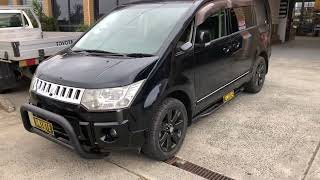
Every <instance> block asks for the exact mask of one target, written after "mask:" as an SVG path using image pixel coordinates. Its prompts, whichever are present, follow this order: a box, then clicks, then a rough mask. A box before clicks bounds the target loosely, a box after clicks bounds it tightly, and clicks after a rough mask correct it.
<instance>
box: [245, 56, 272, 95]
mask: <svg viewBox="0 0 320 180" xmlns="http://www.w3.org/2000/svg"><path fill="white" fill-rule="evenodd" d="M266 74H267V63H266V60H265V59H264V58H263V57H261V56H259V57H258V59H257V61H256V62H255V64H254V67H253V73H252V78H251V80H250V81H249V82H248V83H247V84H246V86H245V91H246V92H249V93H258V92H260V91H261V89H262V87H263V85H264V81H265V78H266Z"/></svg>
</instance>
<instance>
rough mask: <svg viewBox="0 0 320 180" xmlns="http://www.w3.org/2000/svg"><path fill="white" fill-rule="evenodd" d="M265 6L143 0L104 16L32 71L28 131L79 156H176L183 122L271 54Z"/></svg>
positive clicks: (254, 85) (257, 78) (254, 81)
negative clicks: (133, 152) (135, 152)
mask: <svg viewBox="0 0 320 180" xmlns="http://www.w3.org/2000/svg"><path fill="white" fill-rule="evenodd" d="M266 3H267V1H264V0H254V1H252V0H211V1H210V0H195V1H191V0H190V1H187V0H184V1H177V0H176V1H169V0H163V1H140V2H135V3H131V4H126V5H123V6H120V7H118V8H117V9H115V10H114V11H113V12H112V13H111V14H109V15H108V16H106V17H104V18H102V19H101V20H100V21H99V22H98V23H97V24H96V25H95V26H94V27H92V28H91V29H90V30H89V31H88V32H87V33H85V34H84V35H83V36H82V37H81V38H80V39H79V40H78V41H77V42H75V43H74V45H72V47H71V48H70V49H67V50H65V51H63V52H61V53H59V54H58V55H56V56H53V57H51V58H49V59H47V60H46V61H44V62H43V63H41V64H40V66H39V67H38V69H37V72H36V74H35V76H34V78H33V80H32V84H31V87H30V94H31V97H30V103H29V104H26V105H23V106H22V107H21V115H22V120H23V124H24V127H25V129H27V130H28V131H30V132H32V133H36V134H38V135H40V136H43V137H45V138H47V139H49V140H51V141H54V142H56V143H59V144H61V145H64V146H66V147H69V148H71V149H73V150H75V151H76V152H77V153H78V154H79V155H81V156H82V157H84V158H99V157H103V156H105V155H107V154H108V152H110V150H115V149H126V148H136V149H141V150H142V152H143V153H145V154H146V155H148V156H149V157H152V158H154V159H157V160H165V159H168V158H170V157H172V156H174V155H175V154H176V153H177V151H178V150H179V148H180V147H181V145H182V143H183V140H184V138H185V135H186V132H187V126H188V125H190V124H191V123H192V122H193V121H194V120H196V119H199V118H200V117H203V116H206V115H208V114H210V113H212V112H213V111H214V110H216V109H217V108H219V107H220V106H221V105H223V104H224V103H226V102H228V101H230V100H231V99H233V98H234V97H235V96H236V95H237V94H238V93H240V92H241V91H243V90H244V91H246V92H249V93H258V92H259V91H260V90H261V88H262V86H263V84H264V80H265V76H266V74H267V72H268V64H269V58H270V54H271V51H270V28H271V27H270V24H271V23H270V20H271V18H270V9H269V5H268V4H266Z"/></svg>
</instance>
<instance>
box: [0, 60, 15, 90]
mask: <svg viewBox="0 0 320 180" xmlns="http://www.w3.org/2000/svg"><path fill="white" fill-rule="evenodd" d="M16 85H17V78H16V75H15V73H14V70H13V65H12V64H9V63H5V62H0V92H1V91H3V90H7V89H11V88H13V87H15V86H16Z"/></svg>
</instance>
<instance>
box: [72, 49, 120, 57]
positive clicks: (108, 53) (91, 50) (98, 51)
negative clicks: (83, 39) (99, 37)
mask: <svg viewBox="0 0 320 180" xmlns="http://www.w3.org/2000/svg"><path fill="white" fill-rule="evenodd" d="M73 52H80V53H88V54H94V55H104V56H105V55H108V56H126V55H125V54H120V53H114V52H109V51H103V50H97V49H81V50H74V51H73Z"/></svg>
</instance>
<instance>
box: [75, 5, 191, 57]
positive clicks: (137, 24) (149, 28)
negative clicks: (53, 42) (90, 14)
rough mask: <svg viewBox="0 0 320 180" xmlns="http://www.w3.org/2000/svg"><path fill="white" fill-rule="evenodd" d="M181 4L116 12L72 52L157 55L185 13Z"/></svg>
mask: <svg viewBox="0 0 320 180" xmlns="http://www.w3.org/2000/svg"><path fill="white" fill-rule="evenodd" d="M189 6H190V5H189V4H188V3H184V4H179V5H177V4H171V3H170V4H144V5H143V4H141V5H133V6H129V7H124V8H122V9H120V10H117V11H115V12H113V13H111V14H110V15H108V16H107V17H105V18H104V19H102V20H101V21H100V22H99V23H98V24H97V25H96V26H94V27H93V28H92V29H91V30H90V31H89V32H88V33H87V34H85V35H84V36H83V37H82V38H81V39H80V40H79V41H78V42H77V43H76V44H75V46H74V47H73V50H102V51H108V52H112V53H122V54H130V53H145V54H152V55H154V54H156V53H157V52H158V50H160V48H161V46H162V44H163V43H164V41H165V40H166V39H167V38H168V36H169V34H170V33H171V32H172V31H173V30H174V27H175V26H176V24H177V22H178V21H179V20H180V18H181V17H182V16H183V15H184V13H185V12H187V10H188V8H189Z"/></svg>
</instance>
